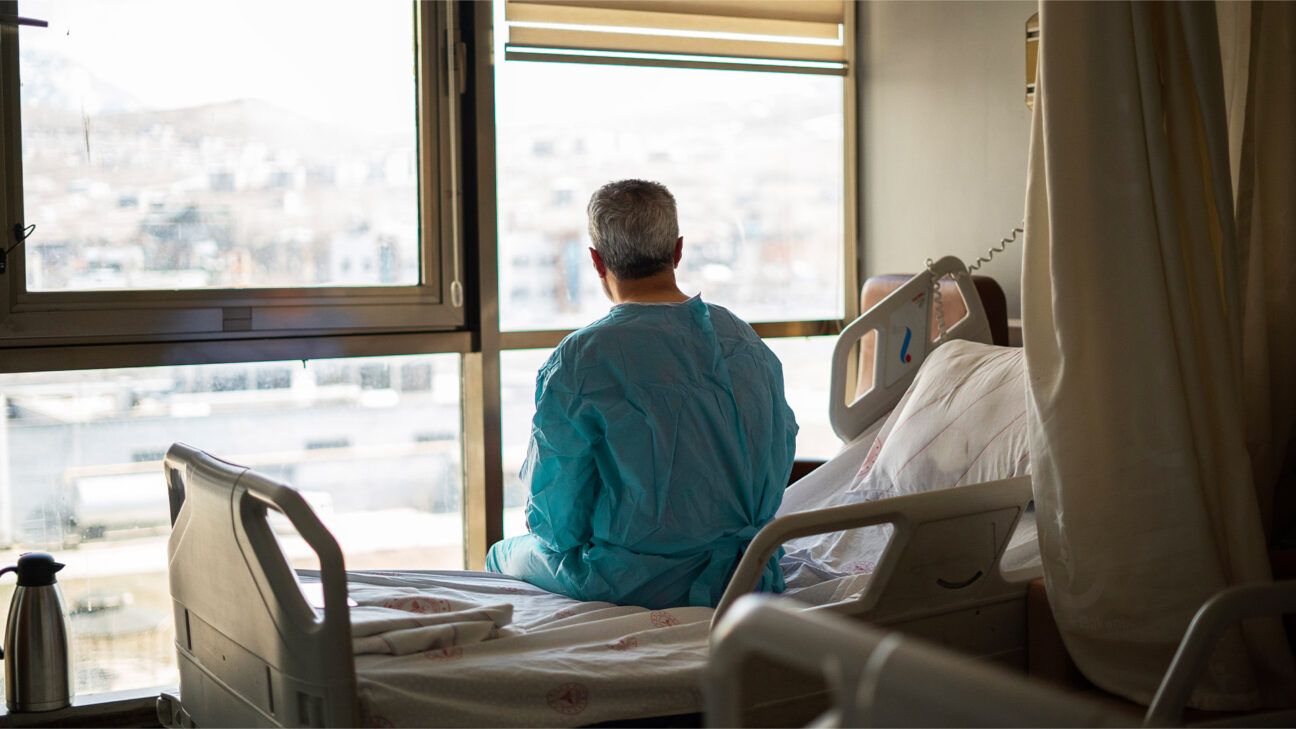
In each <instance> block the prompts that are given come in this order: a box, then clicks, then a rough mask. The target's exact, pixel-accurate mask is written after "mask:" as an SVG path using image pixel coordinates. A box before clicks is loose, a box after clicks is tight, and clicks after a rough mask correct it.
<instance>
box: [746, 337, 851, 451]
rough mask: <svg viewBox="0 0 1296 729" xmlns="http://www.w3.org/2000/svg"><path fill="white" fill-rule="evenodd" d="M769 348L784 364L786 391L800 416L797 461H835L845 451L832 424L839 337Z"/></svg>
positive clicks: (772, 343) (775, 342) (773, 343)
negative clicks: (830, 406)
mask: <svg viewBox="0 0 1296 729" xmlns="http://www.w3.org/2000/svg"><path fill="white" fill-rule="evenodd" d="M765 344H767V345H769V348H770V349H771V350H773V351H774V354H775V355H777V356H778V358H779V361H780V362H782V363H783V388H784V391H785V392H786V395H787V401H788V405H789V406H791V408H792V412H794V413H796V419H797V425H800V426H801V430H800V432H798V433H797V445H796V457H797V458H803V459H822V460H827V459H829V458H832V457H833V455H834V454H836V453H837V451H838V449H840V448H841V445H842V443H841V441H840V440H838V439H837V436H836V435H834V434H833V430H832V425H831V424H830V423H829V422H828V392H829V384H830V383H831V382H832V353H833V347H834V346H836V344H837V337H793V338H779V339H766V340H765Z"/></svg>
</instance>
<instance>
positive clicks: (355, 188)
mask: <svg viewBox="0 0 1296 729" xmlns="http://www.w3.org/2000/svg"><path fill="white" fill-rule="evenodd" d="M7 5H8V6H10V7H9V11H12V10H13V9H14V7H13V6H14V3H12V2H10V3H7ZM17 7H18V9H19V10H21V11H22V14H23V15H26V16H31V17H37V18H42V19H45V20H47V21H48V22H49V27H48V28H33V27H22V28H21V30H20V32H18V33H6V35H5V44H6V45H5V53H6V57H5V58H6V60H5V63H4V70H5V74H6V75H8V76H9V78H10V79H11V80H12V79H15V78H16V81H17V83H14V87H17V88H20V92H19V97H20V98H19V100H20V103H19V104H18V105H17V106H18V108H17V109H16V110H7V111H8V116H7V117H6V119H5V122H6V125H7V126H8V128H9V130H10V131H9V132H7V135H8V134H12V138H13V139H15V140H18V144H15V145H13V146H12V147H11V153H10V154H9V155H7V161H8V165H7V169H6V181H7V184H8V186H9V187H10V189H11V191H12V193H11V195H10V199H12V200H13V201H14V208H15V209H14V210H11V211H10V215H11V216H12V217H13V224H17V225H20V226H35V227H34V228H33V229H31V233H30V235H29V237H27V239H26V241H25V242H24V243H23V245H21V246H19V247H17V248H15V249H14V250H13V252H12V253H11V254H10V255H9V257H8V258H9V260H8V261H7V268H8V273H6V274H5V275H4V284H6V286H5V287H4V288H5V289H6V290H2V291H0V293H3V294H4V298H5V299H7V302H5V306H4V308H3V309H0V316H5V317H6V318H7V325H6V326H5V327H4V332H5V335H4V336H6V337H8V338H9V339H11V340H18V341H19V342H20V343H29V342H41V341H49V340H57V341H67V340H68V339H69V338H86V337H95V338H96V339H100V338H103V337H119V338H120V337H134V338H138V337H139V336H141V335H146V336H159V335H161V336H169V337H188V338H213V337H215V338H240V337H242V338H246V337H249V336H254V335H265V334H267V333H275V332H292V333H304V332H329V331H339V330H343V331H355V330H357V329H361V328H363V329H367V330H372V329H374V328H384V329H388V330H408V329H436V328H448V327H452V326H457V325H460V324H462V322H463V316H462V310H461V309H457V308H456V307H454V306H452V305H450V303H449V301H450V297H449V295H448V294H449V287H450V286H451V285H454V284H453V282H454V281H456V280H458V278H459V277H460V275H461V273H460V271H459V268H460V266H461V264H460V263H459V262H458V240H457V238H458V235H457V230H455V229H454V227H455V225H456V223H455V221H456V220H457V216H458V215H459V211H458V210H457V209H455V208H454V206H453V204H452V202H447V200H448V199H449V198H448V197H447V196H445V195H442V194H440V191H443V190H445V191H451V190H453V189H454V187H455V184H456V183H455V182H454V180H453V179H452V176H451V171H452V170H453V169H455V167H456V165H457V161H456V160H452V159H450V157H452V156H453V155H454V154H455V151H454V147H453V145H452V144H451V143H450V142H449V140H450V133H451V129H452V128H453V120H451V119H450V117H449V114H450V113H451V111H453V109H452V107H453V103H452V102H451V96H450V95H449V94H447V93H446V90H447V88H448V85H449V83H450V79H451V78H452V76H451V75H450V74H449V73H448V71H447V69H446V68H445V67H444V66H445V65H446V63H442V62H441V59H444V58H446V54H445V53H444V50H443V49H444V43H445V41H444V32H438V29H439V28H442V27H444V26H445V24H446V22H447V21H446V18H445V17H444V16H445V15H446V11H445V10H444V9H443V8H442V6H441V5H439V4H433V5H428V6H426V7H423V8H422V10H421V11H420V12H417V13H416V11H415V8H416V7H420V6H418V5H411V4H405V3H378V4H375V5H373V6H372V7H366V8H365V9H364V32H356V19H355V17H354V10H355V9H354V7H353V6H352V5H350V4H347V3H342V2H339V1H338V0H327V1H325V2H317V3H312V4H310V5H309V6H303V5H298V4H291V3H277V4H276V3H272V4H269V5H267V4H265V3H257V2H251V1H250V0H232V1H230V2H201V3H198V2H195V3H173V2H166V0H132V1H131V2H121V3H55V2H37V1H35V0H32V1H30V2H28V1H26V0H24V1H23V2H21V3H18V5H17ZM416 16H417V17H416ZM250 18H255V22H249V19H250ZM160 29H167V30H166V32H160ZM420 39H424V40H425V41H426V42H423V41H420ZM438 48H441V49H442V50H441V52H440V53H438V52H437V51H438ZM13 60H16V64H15V63H12V61H13ZM416 61H417V63H416ZM447 63H448V62H447ZM420 89H422V90H423V92H422V93H420ZM420 117H421V118H422V120H423V123H422V124H421V125H420V122H419V120H420ZM18 150H21V151H20V154H19V153H18ZM420 155H422V156H420ZM19 160H20V161H21V164H18V163H19ZM421 191H422V193H423V194H422V196H420V192H421ZM11 227H12V224H11V225H9V226H6V227H5V230H9V229H10V228H11ZM6 247H8V246H6Z"/></svg>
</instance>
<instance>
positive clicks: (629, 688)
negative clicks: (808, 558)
mask: <svg viewBox="0 0 1296 729" xmlns="http://www.w3.org/2000/svg"><path fill="white" fill-rule="evenodd" d="M348 581H349V584H348V588H349V591H350V593H351V595H352V596H353V598H354V599H356V601H357V602H368V601H371V600H374V599H388V600H400V599H405V600H409V599H411V598H418V599H419V600H421V601H425V600H453V601H455V604H457V605H469V604H477V605H482V606H487V605H490V606H500V605H502V604H508V605H510V606H511V607H512V614H513V622H512V623H511V624H509V625H507V626H505V627H502V628H500V629H499V630H498V635H497V637H494V638H488V639H485V640H479V641H469V642H466V643H463V644H456V645H445V646H439V647H434V648H431V649H429V650H426V651H418V652H414V653H410V654H407V655H373V654H366V655H357V656H356V679H357V683H358V692H359V699H360V711H361V719H362V721H363V723H364V724H365V725H366V726H578V725H582V724H591V723H596V722H601V721H608V720H612V719H629V718H638V717H648V716H667V715H672V714H687V713H693V712H698V711H701V710H702V694H701V691H700V686H701V675H702V670H703V668H704V667H705V665H706V658H707V632H708V630H709V628H710V621H711V613H712V610H711V609H710V608H672V609H669V610H646V609H643V608H636V607H619V606H615V605H611V604H609V603H600V602H579V601H577V600H572V599H570V598H567V597H563V596H561V595H554V594H552V593H548V592H545V591H543V590H540V589H537V588H535V587H532V586H531V585H528V584H527V583H525V582H521V581H518V580H514V579H512V578H509V577H504V576H502V575H498V574H493V573H488V572H390V573H384V572H351V573H348ZM355 609H356V610H359V609H360V608H355Z"/></svg>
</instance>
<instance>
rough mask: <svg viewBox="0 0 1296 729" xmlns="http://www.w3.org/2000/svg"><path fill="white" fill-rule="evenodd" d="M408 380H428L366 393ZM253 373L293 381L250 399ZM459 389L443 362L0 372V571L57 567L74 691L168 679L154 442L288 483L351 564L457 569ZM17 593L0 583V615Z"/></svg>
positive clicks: (287, 541) (163, 541)
mask: <svg viewBox="0 0 1296 729" xmlns="http://www.w3.org/2000/svg"><path fill="white" fill-rule="evenodd" d="M407 370H413V371H416V372H426V373H430V375H431V376H430V381H431V383H432V385H431V386H430V387H429V388H425V389H421V390H413V391H398V390H396V389H394V388H390V387H387V388H383V389H375V388H373V387H366V385H365V377H366V376H367V374H366V373H369V375H368V376H370V377H371V376H372V373H374V372H377V371H382V372H386V373H387V375H386V377H384V378H382V379H384V380H386V381H389V382H399V381H400V379H401V378H402V376H403V374H404V372H406V371H407ZM266 371H270V372H281V371H288V372H290V373H291V385H290V386H289V387H287V388H283V389H280V390H273V391H267V390H257V389H253V388H254V384H255V382H256V381H257V379H258V377H257V375H258V373H260V372H266ZM325 374H327V375H328V377H327V379H326V378H325V377H323V376H322V375H325ZM235 381H238V382H243V383H245V385H244V387H243V388H241V389H231V388H229V387H225V386H222V385H219V384H218V383H229V382H235ZM458 381H459V358H458V356H456V355H453V354H441V355H427V356H414V357H380V358H363V359H348V360H334V361H311V362H308V363H306V364H305V365H303V364H302V363H301V362H269V363H257V364H247V365H244V364H233V365H202V366H192V367H149V368H135V369H113V370H98V371H88V372H87V371H78V372H43V373H28V374H21V375H0V403H3V405H4V407H3V408H0V513H3V514H5V515H7V518H5V519H3V520H0V544H4V545H8V546H6V547H5V548H4V549H3V550H2V552H0V563H3V564H6V565H7V564H13V563H14V560H16V559H17V558H18V555H19V554H21V553H22V552H25V551H30V550H37V549H40V550H48V551H51V552H53V553H55V554H56V555H58V557H59V558H60V560H61V561H63V562H65V563H66V564H67V568H66V569H64V570H63V571H62V572H61V573H60V574H59V582H60V584H61V585H62V588H63V592H64V598H65V600H66V601H67V606H68V610H69V612H70V616H69V621H70V627H71V630H72V635H73V656H74V658H75V659H76V661H77V664H76V681H77V692H78V693H96V692H101V691H115V690H122V689H129V688H139V687H144V686H159V685H165V684H168V683H174V682H175V681H176V680H177V679H176V677H175V647H174V645H173V644H172V641H173V640H174V626H173V624H172V611H171V601H170V596H169V593H168V589H167V577H166V569H167V567H166V565H167V561H166V554H167V546H166V545H167V535H168V533H169V526H170V518H169V510H168V501H167V495H166V487H165V484H164V482H163V479H162V466H161V463H160V459H161V457H162V455H163V453H164V448H165V446H167V445H169V444H170V443H171V442H173V441H180V442H186V443H191V444H197V445H200V447H202V448H204V449H206V450H209V451H211V452H212V453H215V454H219V455H220V456H222V457H225V458H228V459H229V460H231V461H234V462H236V463H239V464H242V465H248V466H252V467H254V468H256V469H257V470H259V471H261V472H263V473H266V474H267V475H270V476H272V477H274V478H278V479H281V480H284V481H286V482H288V483H290V484H291V485H293V486H294V487H296V488H298V489H300V490H301V492H302V493H303V495H304V496H305V497H306V500H307V501H308V502H309V503H310V504H311V506H312V507H313V508H314V509H315V511H316V513H317V514H319V516H320V518H321V519H322V520H323V521H324V523H325V525H326V526H328V528H329V530H330V531H332V532H333V535H334V536H335V537H336V538H337V540H338V542H339V544H340V545H341V547H342V550H343V552H344V553H345V554H346V560H347V566H348V567H349V568H351V569H366V568H370V569H376V568H382V569H401V568H404V569H460V568H462V567H463V565H464V551H463V511H462V510H463V479H462V468H461V467H460V452H461V443H460V439H461V433H460V430H459V427H458V424H459V422H460V415H459V413H460V399H459V382H458ZM429 434H435V437H426V436H428V435H429ZM158 444H163V449H158V448H157V446H158ZM279 531H280V533H279V536H280V537H281V540H282V541H283V543H284V547H285V550H286V551H287V552H288V555H289V557H290V559H292V560H294V561H296V563H297V566H311V563H310V560H309V557H310V556H311V555H310V553H309V552H308V550H307V549H306V548H305V545H304V543H302V542H300V540H298V539H296V538H295V537H294V536H293V534H292V533H291V529H290V528H283V529H280V530H279ZM12 589H13V582H12V581H6V582H4V583H0V604H3V605H7V604H9V600H8V598H9V594H10V593H11V591H12Z"/></svg>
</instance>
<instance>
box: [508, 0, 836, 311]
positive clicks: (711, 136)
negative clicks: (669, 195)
mask: <svg viewBox="0 0 1296 729" xmlns="http://www.w3.org/2000/svg"><path fill="white" fill-rule="evenodd" d="M834 13H835V15H834ZM744 14H746V15H748V16H750V17H744ZM843 20H844V17H843V9H842V5H841V3H836V4H834V3H833V2H827V3H824V2H809V3H779V2H756V3H743V4H737V3H727V4H725V3H673V4H672V3H662V2H633V3H606V2H599V1H598V0H588V1H586V0H573V1H571V2H567V1H564V2H562V3H545V2H526V1H524V0H523V1H520V0H507V2H501V3H497V9H496V22H497V24H498V25H504V26H506V27H507V30H508V38H509V40H508V43H507V44H499V47H497V52H496V71H495V88H496V139H497V142H496V147H497V151H496V157H497V160H496V166H497V170H498V175H497V180H498V193H497V194H498V202H497V204H498V208H499V211H500V215H499V222H498V235H499V246H500V254H499V260H500V262H501V263H500V292H501V297H500V298H501V301H500V325H501V328H502V329H504V330H506V331H509V330H555V329H557V330H569V329H572V328H574V327H579V326H582V325H584V324H586V323H588V322H589V321H591V320H593V319H595V318H597V317H598V316H600V315H602V313H604V312H605V311H606V310H607V307H608V304H607V300H606V298H605V297H604V296H603V293H602V291H601V290H600V288H599V284H598V280H597V279H596V278H595V277H593V276H592V275H590V263H589V254H588V252H587V248H588V247H589V246H590V241H589V235H588V232H587V230H586V229H585V205H586V203H587V202H588V200H589V197H590V194H591V193H592V192H593V191H594V190H595V189H597V188H598V187H599V186H600V185H602V184H603V183H605V182H607V181H609V180H614V179H621V178H626V177H644V178H648V179H654V180H657V181H659V182H662V183H664V184H665V185H666V186H667V187H668V188H670V189H671V190H672V192H674V194H675V197H676V201H677V204H678V208H679V215H680V233H681V234H682V235H683V236H684V246H685V248H684V256H683V259H682V261H681V265H680V269H679V272H678V276H679V279H680V283H681V287H682V288H684V290H686V291H688V292H690V293H692V292H697V291H700V292H701V293H702V295H703V297H704V298H706V299H708V300H709V301H713V302H715V303H719V304H723V305H726V306H728V307H730V308H731V309H733V310H734V312H735V313H737V314H738V315H739V316H742V317H744V318H745V319H747V320H748V321H752V322H778V321H811V320H813V321H822V320H841V319H842V318H843V317H844V316H845V315H846V313H847V312H846V302H847V301H850V300H853V298H854V296H855V293H854V292H848V291H847V287H846V286H845V285H844V284H845V283H847V280H846V279H847V276H846V271H845V270H844V268H845V266H844V262H845V260H846V258H845V256H844V252H845V250H846V248H847V247H848V241H847V210H846V206H845V200H846V197H847V169H846V162H845V160H846V156H847V154H846V147H847V143H846V140H847V137H846V119H845V108H846V84H845V82H844V81H843V78H842V77H841V76H840V75H835V74H839V73H843V74H844V73H845V62H844V59H845V56H844V50H843V49H844V48H845V47H846V46H845V44H844V43H843V42H842V40H841V38H842V34H843V30H842V29H841V23H842V22H843ZM801 36H810V37H801ZM771 38H774V39H776V40H780V41H781V42H772V41H771ZM608 49H616V50H617V51H618V52H615V53H614V52H612V51H609V50H608ZM716 49H722V50H724V49H727V50H728V52H729V54H732V56H736V55H737V54H738V53H743V54H749V55H752V56H757V57H756V58H734V57H732V56H731V55H726V56H718V55H716V52H715V50H716ZM627 53H628V54H630V55H629V56H627V55H626V54H627ZM806 59H812V60H806ZM851 278H852V280H853V276H852V277H851Z"/></svg>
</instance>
